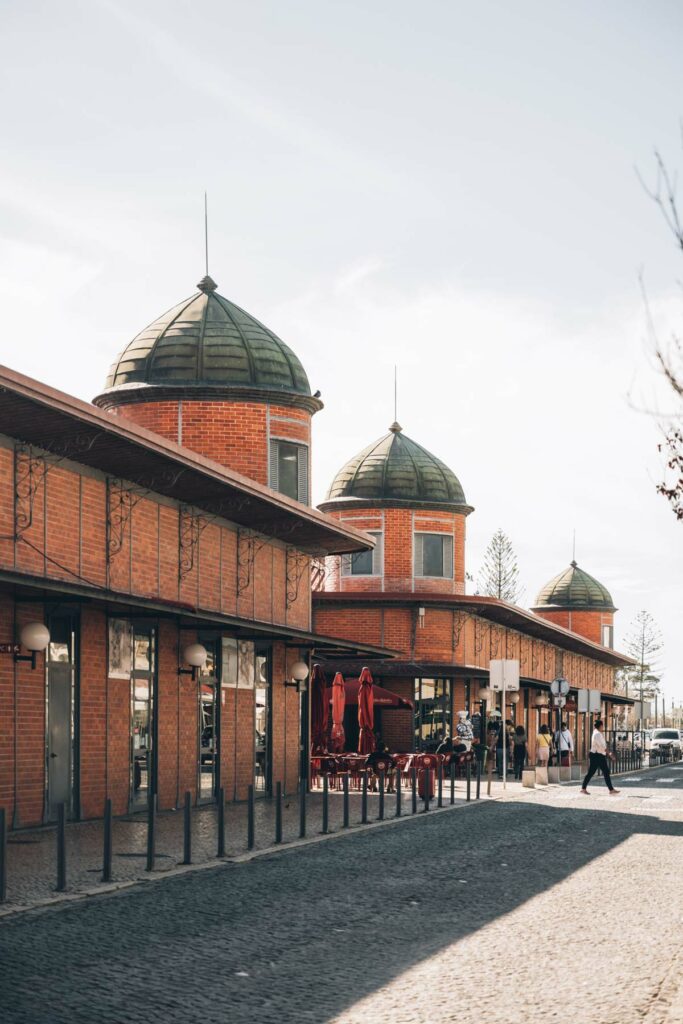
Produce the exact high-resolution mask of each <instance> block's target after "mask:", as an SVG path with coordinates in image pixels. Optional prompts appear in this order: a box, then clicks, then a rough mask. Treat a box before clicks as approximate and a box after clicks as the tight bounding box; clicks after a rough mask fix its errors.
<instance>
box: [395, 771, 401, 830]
mask: <svg viewBox="0 0 683 1024" xmlns="http://www.w3.org/2000/svg"><path fill="white" fill-rule="evenodd" d="M394 778H395V779H396V817H397V818H400V817H401V769H400V767H399V766H398V765H396V771H395V773H394Z"/></svg>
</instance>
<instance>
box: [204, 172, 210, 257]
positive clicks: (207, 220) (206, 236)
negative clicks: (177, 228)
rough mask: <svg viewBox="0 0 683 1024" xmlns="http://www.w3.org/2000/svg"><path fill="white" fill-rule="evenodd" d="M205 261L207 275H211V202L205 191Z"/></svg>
mask: <svg viewBox="0 0 683 1024" xmlns="http://www.w3.org/2000/svg"><path fill="white" fill-rule="evenodd" d="M204 261H205V264H206V276H207V277H208V276H209V204H208V200H207V198H206V190H205V191H204Z"/></svg>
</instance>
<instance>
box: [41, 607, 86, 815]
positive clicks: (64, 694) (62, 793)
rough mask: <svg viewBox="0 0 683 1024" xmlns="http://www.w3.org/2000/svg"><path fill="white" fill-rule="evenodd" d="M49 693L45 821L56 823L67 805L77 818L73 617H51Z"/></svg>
mask: <svg viewBox="0 0 683 1024" xmlns="http://www.w3.org/2000/svg"><path fill="white" fill-rule="evenodd" d="M48 628H49V630H50V643H49V644H48V649H47V690H46V704H47V707H46V713H47V729H46V761H47V772H46V785H47V792H46V818H47V820H48V821H56V819H57V808H58V807H59V805H60V804H62V803H63V804H65V806H66V811H67V815H68V816H69V817H75V818H77V817H78V814H79V800H78V745H77V741H76V738H77V736H78V702H77V700H76V684H77V679H76V661H77V652H76V639H77V628H78V620H77V618H76V617H75V616H74V615H72V614H70V613H66V614H64V613H54V614H52V615H50V617H49V622H48Z"/></svg>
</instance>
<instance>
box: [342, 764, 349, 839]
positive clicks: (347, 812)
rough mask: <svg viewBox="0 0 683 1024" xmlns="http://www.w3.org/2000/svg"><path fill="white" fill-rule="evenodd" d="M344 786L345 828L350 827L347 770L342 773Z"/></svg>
mask: <svg viewBox="0 0 683 1024" xmlns="http://www.w3.org/2000/svg"><path fill="white" fill-rule="evenodd" d="M342 787H343V790H344V828H348V827H349V776H348V775H347V773H346V772H344V774H343V775H342Z"/></svg>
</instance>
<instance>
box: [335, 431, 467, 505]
mask: <svg viewBox="0 0 683 1024" xmlns="http://www.w3.org/2000/svg"><path fill="white" fill-rule="evenodd" d="M342 502H349V503H352V504H359V503H360V502H363V503H364V504H367V505H374V506H376V507H377V506H383V505H385V506H394V507H396V506H399V507H411V508H419V507H420V506H434V505H438V506H442V507H447V508H449V509H451V510H456V511H459V512H464V513H465V514H468V513H469V512H471V511H472V508H471V506H469V505H468V504H467V501H466V499H465V493H464V491H463V489H462V486H461V484H460V481H459V480H458V478H457V477H456V475H455V473H454V472H453V471H452V470H451V469H449V468H448V466H447V465H446V464H445V463H444V462H442V461H441V459H437V457H436V456H435V455H432V454H431V452H428V451H427V450H426V448H423V447H422V445H419V444H417V442H415V441H412V440H411V439H410V438H409V437H406V435H405V434H404V433H403V428H402V427H401V425H400V424H399V423H392V425H391V426H390V427H389V433H388V434H385V435H384V436H383V437H381V438H380V439H379V440H378V441H374V442H373V443H372V444H371V445H368V447H367V448H364V449H363V451H362V452H359V453H358V455H355V456H354V458H352V459H351V460H350V461H349V462H347V463H346V465H345V466H343V467H342V468H341V469H340V470H339V472H338V473H337V475H336V476H335V478H334V480H333V481H332V484H331V486H330V489H329V490H328V492H327V496H326V498H325V501H324V502H323V503H322V504H321V505H320V508H321V509H323V511H329V510H330V509H332V508H334V507H335V506H337V505H339V504H340V503H342Z"/></svg>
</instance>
